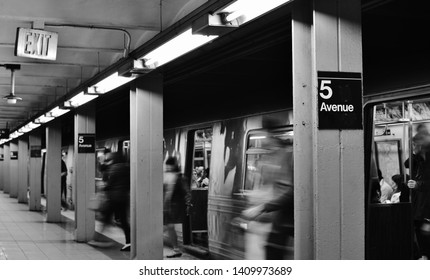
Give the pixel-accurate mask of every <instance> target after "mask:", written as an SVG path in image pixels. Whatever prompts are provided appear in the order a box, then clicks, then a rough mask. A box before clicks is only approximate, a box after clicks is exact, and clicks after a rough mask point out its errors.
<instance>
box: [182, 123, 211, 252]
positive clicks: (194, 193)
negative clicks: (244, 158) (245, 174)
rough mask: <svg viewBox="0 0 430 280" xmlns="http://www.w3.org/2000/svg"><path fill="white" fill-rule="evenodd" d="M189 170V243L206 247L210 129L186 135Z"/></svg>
mask: <svg viewBox="0 0 430 280" xmlns="http://www.w3.org/2000/svg"><path fill="white" fill-rule="evenodd" d="M188 137H189V138H188V139H189V140H190V141H189V142H188V143H189V146H188V148H189V151H192V153H188V156H189V159H188V160H187V162H188V164H189V166H190V168H188V169H187V171H188V172H189V174H187V175H188V176H189V177H190V178H191V181H190V191H191V204H192V209H191V214H190V225H189V228H190V235H191V240H190V243H191V244H192V245H196V246H199V247H203V248H207V247H208V225H207V213H208V190H209V188H210V167H211V166H210V162H211V153H212V128H204V129H198V130H194V131H190V133H189V135H188Z"/></svg>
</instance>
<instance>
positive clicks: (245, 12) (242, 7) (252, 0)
mask: <svg viewBox="0 0 430 280" xmlns="http://www.w3.org/2000/svg"><path fill="white" fill-rule="evenodd" d="M290 1H291V0H264V1H261V0H237V1H236V2H234V3H232V4H230V5H229V6H227V7H225V8H224V9H222V11H220V12H225V13H228V15H227V16H226V21H228V22H230V21H233V20H235V19H238V18H239V17H240V18H241V20H240V22H241V23H242V24H243V23H245V22H248V21H250V20H252V19H254V18H256V17H258V16H260V15H262V14H264V13H267V12H268V11H270V10H273V9H274V8H277V7H279V6H281V5H282V4H285V3H287V2H290Z"/></svg>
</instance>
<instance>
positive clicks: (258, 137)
mask: <svg viewBox="0 0 430 280" xmlns="http://www.w3.org/2000/svg"><path fill="white" fill-rule="evenodd" d="M249 139H250V140H257V139H266V136H265V135H260V136H251V137H249Z"/></svg>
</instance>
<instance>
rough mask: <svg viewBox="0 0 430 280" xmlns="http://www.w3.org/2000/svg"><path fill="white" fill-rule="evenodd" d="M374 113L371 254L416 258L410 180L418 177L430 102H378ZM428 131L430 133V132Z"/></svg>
mask: <svg viewBox="0 0 430 280" xmlns="http://www.w3.org/2000/svg"><path fill="white" fill-rule="evenodd" d="M367 111H368V112H369V114H371V115H372V117H371V119H372V130H371V131H372V132H371V139H372V140H371V143H370V147H369V148H368V151H369V150H370V152H371V156H370V160H368V162H369V161H370V164H368V171H367V174H368V178H369V180H368V185H367V186H368V188H367V208H366V211H367V213H366V215H367V220H366V258H367V259H412V258H416V256H414V249H413V248H414V239H415V233H414V230H413V217H412V215H413V213H412V205H411V193H410V191H409V188H408V187H407V185H406V184H407V181H408V180H409V179H410V178H411V174H412V178H413V177H414V173H415V172H416V167H415V166H414V165H413V163H412V162H411V160H410V159H411V158H412V151H413V146H412V142H413V141H412V139H415V138H416V136H417V135H418V130H420V129H422V128H423V127H424V129H425V130H428V129H429V128H430V101H428V100H427V101H426V100H414V101H393V102H384V103H377V104H375V105H372V107H371V108H368V110H367ZM427 134H428V133H427Z"/></svg>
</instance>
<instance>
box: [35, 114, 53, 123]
mask: <svg viewBox="0 0 430 280" xmlns="http://www.w3.org/2000/svg"><path fill="white" fill-rule="evenodd" d="M53 119H54V117H52V116H46V114H44V115H42V116H40V117H38V118H37V119H35V120H34V122H35V123H37V124H44V123H47V122H49V121H52V120H53Z"/></svg>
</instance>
